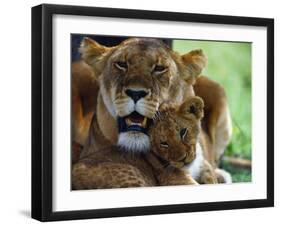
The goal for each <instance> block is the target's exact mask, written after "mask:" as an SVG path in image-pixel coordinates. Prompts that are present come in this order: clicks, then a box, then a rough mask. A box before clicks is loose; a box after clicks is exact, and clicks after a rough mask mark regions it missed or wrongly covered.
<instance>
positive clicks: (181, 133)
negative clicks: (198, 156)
mask: <svg viewBox="0 0 281 226" xmlns="http://www.w3.org/2000/svg"><path fill="white" fill-rule="evenodd" d="M186 134H187V129H186V128H184V129H181V130H180V136H181V139H184V137H185V136H186Z"/></svg>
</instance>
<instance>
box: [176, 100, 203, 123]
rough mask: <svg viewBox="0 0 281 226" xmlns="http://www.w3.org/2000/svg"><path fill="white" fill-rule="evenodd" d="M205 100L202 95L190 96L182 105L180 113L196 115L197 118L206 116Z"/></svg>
mask: <svg viewBox="0 0 281 226" xmlns="http://www.w3.org/2000/svg"><path fill="white" fill-rule="evenodd" d="M203 108H204V102H203V100H202V99H201V98H200V97H197V96H194V97H189V98H188V99H187V100H186V101H185V102H184V103H183V104H182V105H181V106H180V109H179V111H180V113H182V114H184V115H194V116H195V117H196V118H197V119H201V118H203V116H204V111H203Z"/></svg>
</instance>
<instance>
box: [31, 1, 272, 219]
mask: <svg viewBox="0 0 281 226" xmlns="http://www.w3.org/2000/svg"><path fill="white" fill-rule="evenodd" d="M273 89H274V21H273V19H268V18H250V17H235V16H218V15H202V14H189V13H176V12H160V11H143V10H131V9H130V10H129V9H114V8H96V7H82V6H64V5H47V4H43V5H39V6H35V7H33V8H32V217H33V218H35V219H37V220H40V221H55V220H71V219H85V218H102V217H121V216H134V215H147V214H166V213H179V212H193V211H211V210H227V209H241V208H257V207H271V206H273V205H274V160H273V156H274V90H273Z"/></svg>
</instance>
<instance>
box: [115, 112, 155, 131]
mask: <svg viewBox="0 0 281 226" xmlns="http://www.w3.org/2000/svg"><path fill="white" fill-rule="evenodd" d="M151 124H152V119H150V118H147V117H145V116H143V115H141V114H139V113H138V112H136V111H134V112H132V113H131V114H129V115H127V116H125V117H118V129H119V133H126V132H136V133H144V134H146V135H147V132H148V129H149V127H150V126H151Z"/></svg>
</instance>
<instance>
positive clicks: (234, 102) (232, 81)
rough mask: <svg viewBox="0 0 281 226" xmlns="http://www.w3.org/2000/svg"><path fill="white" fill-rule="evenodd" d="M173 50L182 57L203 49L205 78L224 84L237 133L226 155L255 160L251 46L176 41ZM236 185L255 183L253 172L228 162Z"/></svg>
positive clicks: (231, 43) (228, 167) (232, 43)
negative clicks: (206, 59) (205, 59)
mask: <svg viewBox="0 0 281 226" xmlns="http://www.w3.org/2000/svg"><path fill="white" fill-rule="evenodd" d="M173 49H174V50H175V51H177V52H179V53H181V54H184V53H187V52H188V51H190V50H193V49H202V50H203V51H204V53H205V54H206V56H207V57H208V65H207V67H206V68H205V69H204V71H203V73H202V74H203V75H205V76H208V77H210V78H212V79H213V80H215V81H217V82H218V83H220V84H221V85H222V86H223V87H224V89H225V91H226V95H227V99H228V102H229V107H230V112H231V117H232V125H233V134H232V138H231V142H230V144H229V145H228V147H227V149H226V152H225V155H227V156H235V157H240V158H245V159H251V128H252V126H251V59H252V57H251V43H239V42H214V41H191V40H175V41H174V42H173ZM222 167H223V168H225V169H226V170H228V171H229V172H230V173H231V175H232V179H233V181H234V182H248V181H251V171H250V170H246V169H237V168H233V167H231V166H230V165H228V164H226V163H222Z"/></svg>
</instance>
